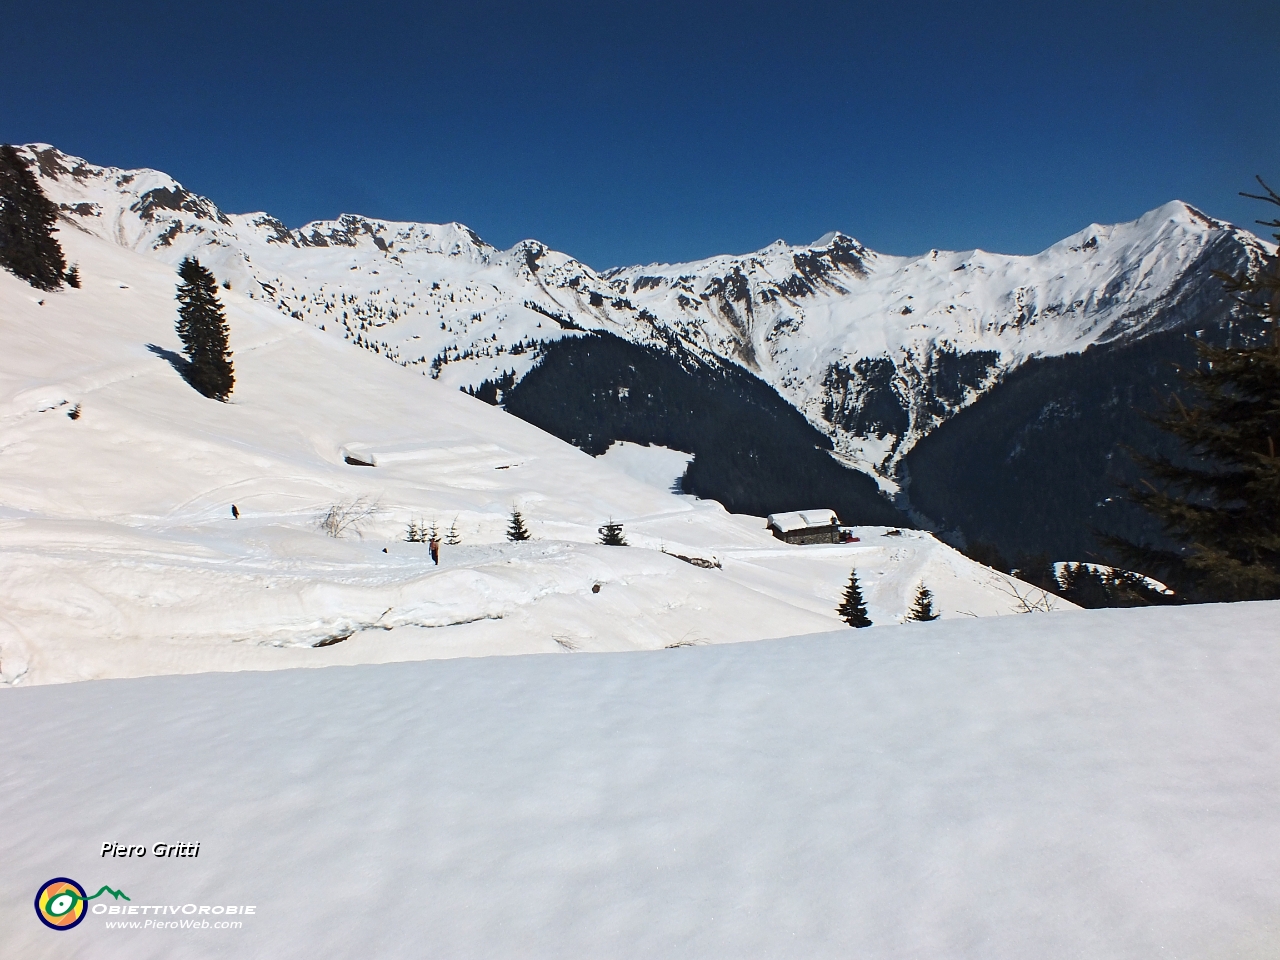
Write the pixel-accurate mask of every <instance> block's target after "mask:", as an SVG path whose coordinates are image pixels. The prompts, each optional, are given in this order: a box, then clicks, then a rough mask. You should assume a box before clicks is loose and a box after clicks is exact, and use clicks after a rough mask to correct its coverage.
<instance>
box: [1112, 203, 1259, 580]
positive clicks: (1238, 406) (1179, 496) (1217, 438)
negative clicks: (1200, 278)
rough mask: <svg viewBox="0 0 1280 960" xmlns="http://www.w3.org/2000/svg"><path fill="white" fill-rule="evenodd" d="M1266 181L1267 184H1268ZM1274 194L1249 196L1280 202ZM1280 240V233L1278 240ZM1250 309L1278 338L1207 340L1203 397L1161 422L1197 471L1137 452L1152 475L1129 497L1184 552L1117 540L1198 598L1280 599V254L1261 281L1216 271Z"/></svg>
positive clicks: (1199, 374) (1187, 377) (1139, 563)
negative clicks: (1230, 342) (1235, 343)
mask: <svg viewBox="0 0 1280 960" xmlns="http://www.w3.org/2000/svg"><path fill="white" fill-rule="evenodd" d="M1258 182H1259V183H1262V180H1261V178H1259V181H1258ZM1262 186H1263V188H1264V189H1265V190H1266V191H1267V192H1266V194H1265V195H1255V194H1244V196H1247V197H1251V198H1253V199H1256V200H1265V201H1266V202H1268V203H1272V204H1275V205H1276V206H1280V195H1278V194H1276V193H1275V191H1273V190H1272V189H1271V188H1270V187H1268V186H1267V185H1266V184H1265V183H1262ZM1259 223H1261V224H1262V225H1263V226H1268V227H1273V228H1278V229H1280V220H1270V221H1259ZM1275 236H1276V239H1277V240H1280V233H1277V234H1275ZM1216 276H1217V277H1218V279H1219V280H1221V281H1223V282H1225V283H1226V286H1227V289H1228V291H1229V292H1231V293H1232V294H1233V295H1234V296H1235V297H1236V298H1237V300H1238V301H1239V303H1240V304H1241V306H1242V308H1243V309H1244V310H1245V311H1246V312H1247V313H1249V314H1251V315H1252V316H1254V317H1255V318H1258V319H1260V320H1262V321H1263V322H1264V323H1268V324H1270V331H1269V336H1266V337H1263V338H1262V339H1261V340H1260V341H1259V342H1257V343H1255V344H1252V345H1247V346H1241V347H1213V346H1209V345H1207V344H1203V343H1201V344H1199V345H1198V347H1197V349H1198V352H1199V362H1198V363H1197V364H1196V365H1195V366H1194V367H1192V368H1188V369H1182V370H1180V371H1179V374H1180V376H1181V378H1182V380H1183V382H1184V383H1185V384H1186V385H1187V387H1189V388H1191V390H1193V391H1195V393H1196V394H1198V400H1197V401H1192V402H1191V404H1187V403H1184V402H1183V400H1182V399H1181V398H1180V397H1178V396H1176V395H1175V396H1174V397H1173V398H1172V400H1171V402H1170V403H1169V404H1168V405H1167V406H1166V408H1165V411H1164V413H1163V415H1162V416H1159V417H1156V418H1155V421H1156V423H1157V424H1159V425H1160V426H1161V427H1163V428H1164V429H1165V430H1167V431H1169V432H1170V433H1172V434H1174V435H1175V436H1176V437H1178V439H1179V440H1181V441H1182V443H1183V445H1184V447H1185V448H1186V449H1187V451H1188V452H1190V453H1191V454H1192V455H1193V456H1194V458H1195V461H1196V462H1195V464H1194V465H1192V466H1182V465H1179V464H1175V463H1173V462H1172V461H1170V460H1169V459H1168V458H1165V457H1149V456H1140V455H1138V456H1135V458H1134V459H1135V460H1137V462H1138V463H1139V464H1140V465H1141V466H1142V467H1143V468H1144V469H1145V471H1146V472H1147V473H1148V476H1149V477H1151V478H1153V479H1154V482H1152V480H1151V479H1144V480H1143V481H1141V483H1140V484H1139V485H1137V486H1135V487H1131V488H1129V491H1128V492H1129V497H1130V499H1131V500H1133V501H1134V502H1136V503H1138V504H1139V505H1140V506H1142V507H1144V508H1145V509H1146V510H1148V511H1150V512H1151V513H1153V514H1155V516H1156V517H1157V518H1158V519H1159V520H1160V522H1161V523H1162V524H1163V526H1164V528H1165V532H1166V533H1167V534H1168V536H1169V537H1170V538H1171V539H1172V540H1174V541H1176V542H1177V543H1180V544H1182V545H1183V547H1182V549H1181V550H1178V551H1172V550H1159V549H1155V548H1153V547H1150V546H1146V545H1138V544H1133V543H1128V542H1126V541H1124V540H1122V539H1119V538H1114V537H1112V538H1108V539H1107V541H1106V542H1107V543H1108V544H1109V545H1110V546H1112V547H1114V548H1116V549H1118V550H1119V551H1120V553H1121V554H1123V555H1124V556H1125V558H1126V559H1127V560H1128V561H1129V562H1130V563H1131V564H1133V565H1134V566H1135V567H1136V568H1137V569H1140V570H1143V571H1144V572H1147V573H1159V574H1162V575H1163V578H1164V579H1166V580H1168V581H1169V582H1170V584H1171V585H1172V586H1173V587H1174V588H1175V589H1177V590H1178V592H1179V593H1181V594H1184V595H1187V596H1189V597H1190V598H1191V599H1195V600H1266V599H1275V598H1280V258H1277V257H1275V256H1271V257H1266V258H1265V259H1264V261H1263V263H1262V264H1261V266H1260V268H1259V269H1258V270H1257V272H1256V273H1255V274H1254V275H1253V276H1249V275H1247V274H1245V275H1241V276H1231V275H1227V274H1216Z"/></svg>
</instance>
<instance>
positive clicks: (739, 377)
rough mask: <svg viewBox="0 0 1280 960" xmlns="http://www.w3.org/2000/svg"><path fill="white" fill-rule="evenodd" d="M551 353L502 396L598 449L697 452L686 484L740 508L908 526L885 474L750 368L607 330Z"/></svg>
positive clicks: (515, 409) (513, 407) (535, 419)
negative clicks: (823, 511) (818, 511)
mask: <svg viewBox="0 0 1280 960" xmlns="http://www.w3.org/2000/svg"><path fill="white" fill-rule="evenodd" d="M541 349H542V351H543V356H542V358H541V360H540V362H539V363H538V365H537V366H536V367H535V368H534V369H533V371H532V372H530V373H529V374H527V375H526V376H525V377H524V378H523V379H522V380H521V381H520V382H519V383H517V384H515V386H514V387H511V388H510V389H507V390H505V391H504V392H503V405H504V407H505V408H506V409H507V410H508V411H509V412H510V413H513V414H515V415H516V416H518V417H520V418H521V419H522V420H526V421H528V422H529V423H531V424H533V425H534V426H536V427H540V428H541V429H543V430H546V431H547V432H549V433H552V434H555V435H556V436H558V437H560V438H562V439H564V440H567V441H569V442H570V443H573V444H575V445H576V446H578V447H580V448H581V449H583V450H585V451H586V452H588V453H590V454H593V455H598V454H601V453H603V452H604V451H605V450H607V449H608V447H609V444H610V443H612V442H613V441H615V440H628V441H631V442H633V443H645V444H659V445H662V446H665V447H672V448H674V449H677V450H684V451H687V452H690V453H693V454H695V455H696V456H695V459H694V462H693V463H692V464H691V465H690V467H689V471H688V473H687V474H686V476H685V479H684V490H685V492H686V493H693V494H696V495H698V496H700V497H705V498H708V499H714V500H718V501H719V502H721V503H723V504H724V505H725V507H727V508H728V509H729V510H731V511H734V512H736V513H751V514H755V515H757V516H762V515H765V514H769V513H774V512H777V511H782V510H797V509H804V508H809V507H829V508H831V509H833V510H835V511H836V512H837V513H838V514H839V515H840V518H841V519H842V520H843V521H844V522H846V523H870V524H889V525H899V524H902V523H904V522H905V519H904V517H903V516H902V515H901V514H900V513H899V512H898V511H897V510H895V509H894V508H893V506H891V505H890V504H889V502H888V501H887V500H885V499H884V497H883V496H881V494H880V492H879V490H878V488H877V486H876V484H875V481H873V480H872V479H871V478H870V477H868V476H866V475H864V474H861V473H858V472H856V471H854V470H850V469H847V468H845V467H842V466H841V465H840V464H839V463H837V462H836V461H835V460H833V459H832V458H831V456H830V454H829V453H828V452H827V451H829V450H830V449H831V441H830V440H829V439H828V438H827V437H826V436H825V435H824V434H822V433H820V432H819V431H818V430H816V429H815V428H814V427H813V426H812V425H811V424H809V423H808V421H806V420H805V419H804V417H803V416H802V415H801V414H800V412H799V411H797V410H796V409H795V408H794V407H792V406H790V405H789V404H788V403H787V402H786V401H785V400H783V399H782V397H780V396H779V395H778V394H777V393H776V392H775V391H774V390H773V389H772V388H771V387H770V386H769V385H768V384H766V383H764V382H763V381H762V380H759V379H758V378H756V377H754V376H752V375H751V374H750V373H747V372H746V371H745V370H742V369H741V368H738V367H735V366H731V365H729V364H714V365H713V364H711V363H707V362H705V361H702V360H699V359H697V358H694V357H692V356H691V355H689V354H687V353H685V352H683V351H680V350H679V349H678V348H674V347H673V348H672V349H673V351H674V352H667V351H660V350H656V349H653V348H650V347H643V346H639V345H636V344H634V343H630V342H628V341H626V340H622V339H620V338H618V337H614V336H611V335H608V334H600V335H590V336H582V337H566V338H565V339H563V340H557V341H555V342H552V343H548V344H545V345H543V346H542V348H541ZM490 392H491V391H488V390H486V389H485V387H483V386H482V387H481V388H480V390H478V391H477V393H478V394H480V395H486V394H488V393H490Z"/></svg>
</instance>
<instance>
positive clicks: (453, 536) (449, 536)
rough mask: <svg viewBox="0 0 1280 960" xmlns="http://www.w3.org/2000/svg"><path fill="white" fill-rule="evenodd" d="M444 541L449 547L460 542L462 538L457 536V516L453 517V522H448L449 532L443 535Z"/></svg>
mask: <svg viewBox="0 0 1280 960" xmlns="http://www.w3.org/2000/svg"><path fill="white" fill-rule="evenodd" d="M444 542H445V543H447V544H449V546H451V547H456V546H458V544H460V543H462V538H461V537H460V536H458V518H457V517H454V518H453V523H451V524H449V532H448V533H446V534H445V535H444Z"/></svg>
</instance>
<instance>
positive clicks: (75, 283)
mask: <svg viewBox="0 0 1280 960" xmlns="http://www.w3.org/2000/svg"><path fill="white" fill-rule="evenodd" d="M62 279H63V280H65V281H67V286H68V287H71V288H72V289H73V290H79V289H80V265H79V264H76V263H73V264H72V265H71V269H69V270H68V271H67V275H66V276H65V277H63V278H62Z"/></svg>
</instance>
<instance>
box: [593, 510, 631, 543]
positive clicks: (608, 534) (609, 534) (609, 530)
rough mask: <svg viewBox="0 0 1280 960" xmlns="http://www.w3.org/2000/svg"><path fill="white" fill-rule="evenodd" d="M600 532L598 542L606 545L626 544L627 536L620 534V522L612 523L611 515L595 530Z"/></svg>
mask: <svg viewBox="0 0 1280 960" xmlns="http://www.w3.org/2000/svg"><path fill="white" fill-rule="evenodd" d="M597 532H598V533H599V534H600V542H601V543H603V544H604V545H605V546H606V547H625V546H627V538H626V537H624V536H623V535H622V524H620V523H614V522H613V517H610V518H609V522H608V523H606V524H605V525H604V526H603V527H600V528H599V530H598V531H597Z"/></svg>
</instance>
